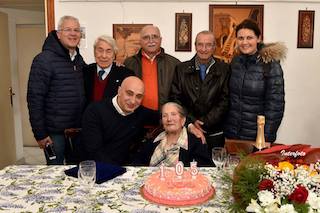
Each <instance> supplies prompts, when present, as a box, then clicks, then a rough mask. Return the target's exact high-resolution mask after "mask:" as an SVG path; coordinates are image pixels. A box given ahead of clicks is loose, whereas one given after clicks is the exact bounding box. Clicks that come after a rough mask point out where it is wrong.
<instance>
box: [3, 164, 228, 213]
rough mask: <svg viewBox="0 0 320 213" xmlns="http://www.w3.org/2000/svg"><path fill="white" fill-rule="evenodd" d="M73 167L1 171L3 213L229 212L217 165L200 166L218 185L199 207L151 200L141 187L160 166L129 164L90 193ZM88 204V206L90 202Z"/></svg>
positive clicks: (23, 167)
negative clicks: (69, 171) (69, 173)
mask: <svg viewBox="0 0 320 213" xmlns="http://www.w3.org/2000/svg"><path fill="white" fill-rule="evenodd" d="M71 167H72V166H43V165H41V166H40V165H39V166H34V165H19V166H17V165H13V166H8V167H6V168H4V169H2V170H1V171H0V212H10V213H11V212H83V210H84V208H83V207H84V203H86V204H88V200H89V202H90V205H89V207H88V208H89V209H87V211H88V212H108V213H109V212H132V213H147V212H148V213H151V212H152V213H156V212H159V213H160V212H161V213H162V212H208V213H209V212H210V213H212V212H226V210H225V209H224V206H225V205H226V203H227V202H226V203H224V202H223V199H222V197H223V190H221V189H222V188H224V187H225V186H223V185H221V184H216V175H217V171H216V169H215V168H200V172H202V173H203V174H205V175H206V176H207V177H208V178H209V179H211V181H212V183H213V186H215V188H216V195H215V197H214V198H213V199H211V200H210V201H208V202H207V203H205V204H202V205H199V206H190V207H183V208H173V207H167V206H161V205H156V204H153V203H150V202H148V201H147V200H145V199H144V198H143V197H142V196H141V195H140V187H141V186H142V185H143V183H144V180H145V179H146V177H148V175H149V174H151V173H152V172H154V171H156V170H157V169H158V168H152V167H149V168H148V167H126V168H127V172H126V173H124V174H123V175H121V176H118V177H117V178H114V179H112V180H109V181H107V182H104V183H102V184H95V185H94V187H93V188H92V189H91V191H90V195H89V194H88V193H87V191H85V189H84V188H83V187H82V186H80V184H79V182H78V180H77V179H76V178H73V177H69V176H66V175H65V174H64V170H66V169H68V168H71ZM87 206H88V205H87Z"/></svg>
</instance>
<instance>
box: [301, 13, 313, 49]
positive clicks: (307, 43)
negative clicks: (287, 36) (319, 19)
mask: <svg viewBox="0 0 320 213" xmlns="http://www.w3.org/2000/svg"><path fill="white" fill-rule="evenodd" d="M313 34H314V10H299V18H298V44H297V47H298V48H313Z"/></svg>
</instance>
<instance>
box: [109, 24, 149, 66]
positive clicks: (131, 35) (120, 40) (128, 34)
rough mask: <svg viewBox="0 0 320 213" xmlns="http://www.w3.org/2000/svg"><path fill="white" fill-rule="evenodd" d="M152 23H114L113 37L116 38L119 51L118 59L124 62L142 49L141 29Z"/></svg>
mask: <svg viewBox="0 0 320 213" xmlns="http://www.w3.org/2000/svg"><path fill="white" fill-rule="evenodd" d="M146 25H151V24H113V38H114V39H115V40H116V43H117V46H118V48H119V49H118V52H117V54H116V61H117V62H119V63H123V62H124V60H125V59H126V58H127V57H130V56H132V55H134V54H136V53H137V52H138V50H139V49H140V30H141V29H142V28H143V27H144V26H146Z"/></svg>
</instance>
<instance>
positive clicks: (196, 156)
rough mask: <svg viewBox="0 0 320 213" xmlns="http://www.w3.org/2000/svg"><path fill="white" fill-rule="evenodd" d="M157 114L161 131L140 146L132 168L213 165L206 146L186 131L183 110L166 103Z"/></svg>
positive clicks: (171, 103)
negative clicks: (182, 164) (142, 166)
mask: <svg viewBox="0 0 320 213" xmlns="http://www.w3.org/2000/svg"><path fill="white" fill-rule="evenodd" d="M161 113H162V117H161V120H162V124H163V128H164V131H163V132H162V133H160V134H159V135H158V136H157V137H156V138H155V139H154V140H150V141H147V142H145V143H144V144H143V145H142V147H141V149H140V150H139V151H138V153H137V155H136V157H135V159H134V165H149V166H159V165H160V164H162V163H164V165H165V166H175V165H176V163H177V162H178V161H182V162H183V163H184V165H186V166H189V165H190V162H192V161H193V160H195V161H197V162H198V165H199V166H213V165H214V164H213V162H212V160H211V157H210V155H209V153H208V148H207V145H206V144H202V143H201V140H200V139H198V138H196V137H195V136H194V135H192V134H190V133H188V132H187V129H186V127H185V126H184V124H185V122H186V114H185V112H184V110H183V108H182V107H181V106H180V105H179V104H177V103H174V102H168V103H166V104H164V105H163V106H162V109H161Z"/></svg>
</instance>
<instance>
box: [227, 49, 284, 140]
mask: <svg viewBox="0 0 320 213" xmlns="http://www.w3.org/2000/svg"><path fill="white" fill-rule="evenodd" d="M285 52H286V48H285V46H283V45H282V44H280V43H273V44H269V45H266V46H264V47H263V48H262V49H261V50H260V51H259V52H257V53H256V54H255V55H239V56H236V57H234V58H233V60H232V62H231V77H230V82H229V88H230V90H229V91H230V108H229V112H228V117H227V120H226V123H225V129H224V133H225V135H226V137H227V138H232V139H243V140H255V139H256V134H257V115H264V116H265V118H266V124H265V138H266V141H269V142H274V141H275V140H276V136H277V135H276V133H277V130H278V128H279V126H280V123H281V120H282V117H283V113H284V105H285V101H284V79H283V72H282V68H281V66H280V63H279V60H280V59H283V58H284V57H285Z"/></svg>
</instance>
